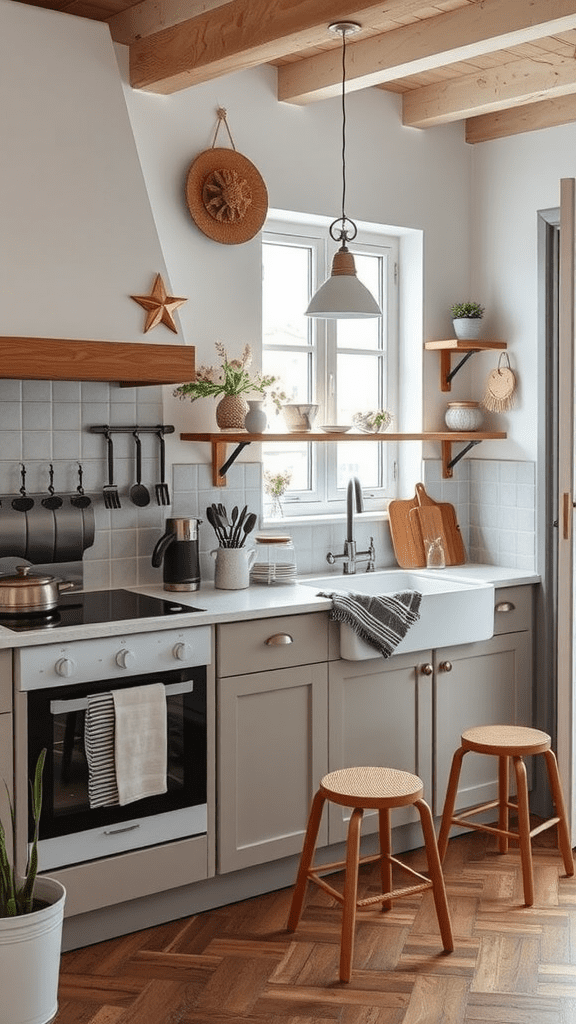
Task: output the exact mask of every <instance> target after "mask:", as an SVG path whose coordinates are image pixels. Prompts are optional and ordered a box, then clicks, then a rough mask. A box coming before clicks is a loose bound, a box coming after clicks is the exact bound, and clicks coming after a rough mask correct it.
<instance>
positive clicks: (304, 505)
mask: <svg viewBox="0 0 576 1024" xmlns="http://www.w3.org/2000/svg"><path fill="white" fill-rule="evenodd" d="M328 224H329V222H328V221H326V224H324V223H323V222H322V223H320V218H310V219H309V220H307V219H305V218H304V217H302V218H301V219H300V218H299V219H296V217H295V216H294V218H292V217H290V218H287V219H284V218H283V217H280V216H278V215H274V216H270V217H269V218H268V219H267V221H266V223H265V225H264V228H263V231H262V245H264V244H277V245H296V246H306V247H309V248H310V250H311V252H312V254H313V255H312V257H311V268H310V275H309V278H310V294H311V295H312V294H314V292H315V291H316V289H317V288H318V287H319V285H320V283H321V282H322V281H323V280H325V279H326V278H327V277H328V275H329V273H330V267H331V263H332V257H333V254H334V252H335V250H336V248H337V245H336V243H334V242H333V240H332V239H331V238H330V237H329V234H328ZM348 248H349V249H350V251H351V252H353V253H354V254H364V253H366V254H368V255H377V256H382V257H383V258H384V270H383V288H384V289H385V296H386V301H385V318H386V319H385V325H384V326H385V330H384V331H383V336H384V339H385V342H384V344H383V345H382V348H381V355H380V356H379V357H378V358H379V359H380V360H381V362H382V363H383V364H384V365H385V367H386V373H385V374H384V375H381V376H380V381H379V390H380V403H379V404H380V407H382V408H387V409H390V410H391V411H392V412H394V411H395V410H396V409H397V396H398V366H399V348H398V345H399V309H398V277H399V256H400V245H399V239H398V238H397V237H396V236H394V235H391V234H389V233H387V232H386V231H385V230H384V229H382V231H380V230H378V229H377V227H376V226H372V227H370V228H364V227H360V228H359V230H358V235H357V237H356V238H355V240H354V242H353V243H348ZM309 325H310V326H309V335H308V337H309V344H310V345H311V347H312V353H313V354H312V359H311V366H312V376H313V377H314V370H315V380H312V384H311V394H310V397H309V398H308V401H314V402H317V403H318V405H319V406H320V408H319V412H318V417H317V419H316V426H319V425H320V424H321V423H323V422H335V420H336V402H337V355H338V351H342V349H340V350H338V348H337V323H336V322H335V321H333V320H332V321H330V320H321V319H315V318H310V320H309ZM266 347H267V346H266V345H265V343H264V338H262V349H263V354H264V352H265V351H266ZM274 347H275V346H270V348H271V349H273V348H274ZM287 348H288V346H287ZM298 351H302V346H298ZM344 351H346V349H345V348H344ZM348 351H351V352H352V353H353V354H356V353H358V354H362V350H361V349H360V350H356V349H353V350H348ZM366 351H367V352H368V354H370V355H373V354H374V351H373V350H366ZM332 374H333V375H334V380H335V382H336V386H335V387H334V389H333V392H334V393H333V394H332V395H331V394H330V390H331V386H330V377H331V375H332ZM324 417H326V418H324ZM289 437H290V435H289V434H288V435H287V440H288V438H289ZM289 443H290V445H291V447H293V445H294V444H295V443H297V442H289ZM348 443H350V444H353V442H346V441H343V442H341V444H348ZM372 443H373V444H377V442H372ZM278 444H279V442H275V443H274V448H275V449H277V448H278ZM266 447H267V446H266V445H264V446H263V455H265V452H266ZM307 447H308V458H309V467H310V471H309V472H310V477H311V479H310V484H311V487H310V489H309V490H304V491H293V490H292V491H289V492H287V493H286V494H285V496H284V499H283V507H284V511H285V514H286V515H287V516H298V515H305V516H321V515H326V514H328V515H330V514H338V513H340V512H341V511H342V510H343V509H344V507H345V501H346V488H345V486H344V487H340V488H338V487H337V459H338V445H337V444H336V443H334V444H328V443H324V444H320V443H315V442H309V443H308V445H307ZM377 447H378V458H379V463H380V471H381V472H382V476H383V483H382V486H378V487H374V488H365V489H364V498H365V508H366V510H367V511H370V510H374V511H376V510H377V511H382V512H383V511H384V510H385V506H386V504H387V502H388V501H389V500H391V499H392V498H393V497H394V496H395V494H396V481H397V476H398V472H397V460H398V445H397V444H396V443H395V442H390V441H386V442H381V443H379V444H378V445H377Z"/></svg>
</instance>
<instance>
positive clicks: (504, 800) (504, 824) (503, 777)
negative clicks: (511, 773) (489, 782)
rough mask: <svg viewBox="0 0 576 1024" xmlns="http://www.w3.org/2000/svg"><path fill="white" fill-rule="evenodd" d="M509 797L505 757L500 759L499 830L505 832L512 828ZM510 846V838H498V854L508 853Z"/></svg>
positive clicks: (506, 759)
mask: <svg viewBox="0 0 576 1024" xmlns="http://www.w3.org/2000/svg"><path fill="white" fill-rule="evenodd" d="M509 795H510V794H509V779H508V758H507V757H506V756H505V755H503V756H502V757H499V758H498V828H501V829H502V830H503V831H505V832H508V830H509V827H510V816H509V808H508V799H509ZM508 845H509V843H508V836H498V853H508Z"/></svg>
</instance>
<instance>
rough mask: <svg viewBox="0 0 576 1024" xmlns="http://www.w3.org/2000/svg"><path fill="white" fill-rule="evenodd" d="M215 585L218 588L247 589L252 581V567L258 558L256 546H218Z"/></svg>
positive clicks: (215, 552) (213, 556)
mask: <svg viewBox="0 0 576 1024" xmlns="http://www.w3.org/2000/svg"><path fill="white" fill-rule="evenodd" d="M210 554H211V555H212V558H215V559H216V568H215V571H214V586H215V587H216V588H217V589H218V590H245V589H246V587H247V586H248V584H249V583H250V569H251V567H252V562H253V561H254V559H255V558H256V549H255V548H250V549H248V548H216V549H215V550H214V551H211V552H210Z"/></svg>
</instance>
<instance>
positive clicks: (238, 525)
mask: <svg viewBox="0 0 576 1024" xmlns="http://www.w3.org/2000/svg"><path fill="white" fill-rule="evenodd" d="M247 511H248V505H244V508H243V509H242V511H241V513H240V515H239V516H238V519H237V521H236V526H235V527H234V532H233V534H232V547H233V548H237V547H238V541H239V540H240V530H241V529H242V524H243V522H244V520H245V518H246V513H247Z"/></svg>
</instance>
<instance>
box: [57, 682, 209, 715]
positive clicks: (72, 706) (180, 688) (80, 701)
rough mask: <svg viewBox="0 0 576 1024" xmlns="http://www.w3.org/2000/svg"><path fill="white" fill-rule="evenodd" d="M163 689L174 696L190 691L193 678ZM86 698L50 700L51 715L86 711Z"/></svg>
mask: <svg viewBox="0 0 576 1024" xmlns="http://www.w3.org/2000/svg"><path fill="white" fill-rule="evenodd" d="M164 689H165V690H166V696H167V697H175V696H176V695H177V694H179V693H192V691H193V689H194V680H193V679H186V680H185V681H184V682H183V683H168V684H167V685H166V686H165V687H164ZM87 710H88V698H87V697H77V698H76V700H74V699H72V700H51V701H50V714H51V715H66V714H68V712H69V711H87Z"/></svg>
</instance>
